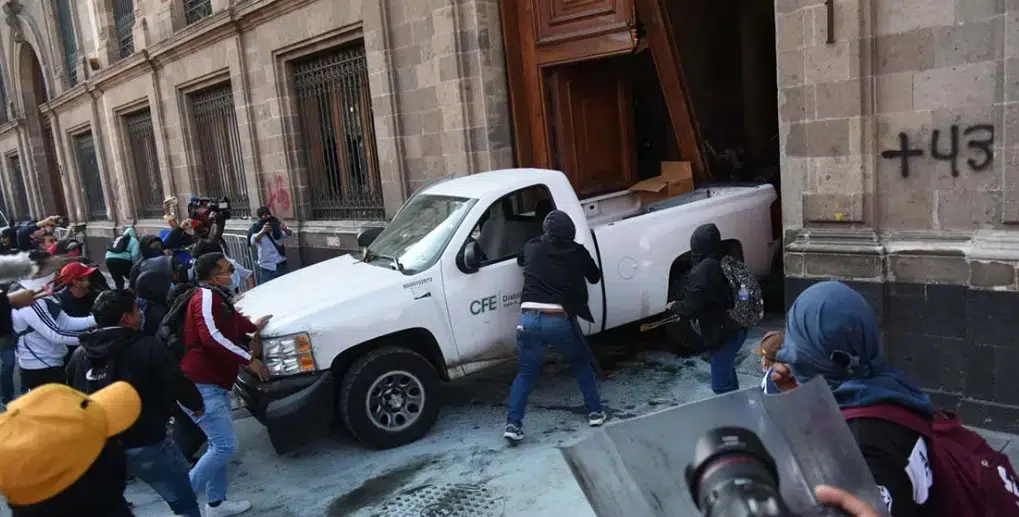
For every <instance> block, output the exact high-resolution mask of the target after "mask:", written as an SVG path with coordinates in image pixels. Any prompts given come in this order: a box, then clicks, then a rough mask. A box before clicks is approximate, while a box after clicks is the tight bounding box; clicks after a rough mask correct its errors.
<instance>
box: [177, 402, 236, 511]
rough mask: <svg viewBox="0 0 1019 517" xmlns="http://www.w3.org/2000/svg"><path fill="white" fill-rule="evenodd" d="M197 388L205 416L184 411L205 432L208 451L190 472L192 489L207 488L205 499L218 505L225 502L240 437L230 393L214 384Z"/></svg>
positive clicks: (195, 490) (200, 489) (197, 490)
mask: <svg viewBox="0 0 1019 517" xmlns="http://www.w3.org/2000/svg"><path fill="white" fill-rule="evenodd" d="M197 386H198V391H199V392H200V393H201V394H202V399H203V400H204V401H205V414H203V415H202V416H200V417H196V416H195V415H194V413H192V412H191V411H190V410H188V409H184V411H185V412H186V413H187V414H188V416H190V417H191V420H194V421H195V423H196V424H198V427H201V428H202V431H205V436H207V437H208V438H209V448H208V449H207V450H206V451H205V454H203V455H202V457H201V458H199V460H198V463H196V464H195V466H194V468H192V469H191V474H190V477H191V488H192V489H193V490H194V492H195V493H196V494H197V493H199V492H201V491H202V489H205V497H206V500H207V501H208V502H210V503H218V502H220V501H225V500H226V483H227V479H226V466H227V463H229V462H230V458H233V457H234V454H237V434H236V433H235V432H234V422H233V415H232V413H233V412H232V411H231V409H230V397H229V396H228V394H227V391H226V390H225V389H223V388H220V387H219V386H215V385H212V384H198V385H197Z"/></svg>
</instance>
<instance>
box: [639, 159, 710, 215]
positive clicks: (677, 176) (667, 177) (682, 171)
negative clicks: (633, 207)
mask: <svg viewBox="0 0 1019 517" xmlns="http://www.w3.org/2000/svg"><path fill="white" fill-rule="evenodd" d="M694 188H695V187H694V182H693V169H692V168H691V167H690V162H662V173H661V174H660V175H658V176H655V177H653V178H648V179H646V180H644V181H641V182H638V183H635V184H633V185H632V186H630V192H634V193H636V194H637V195H639V196H640V199H641V203H642V204H643V205H644V206H647V205H648V204H649V203H654V202H656V201H661V200H663V199H668V198H670V197H675V196H678V195H680V194H686V193H687V192H692V191H693V190H694Z"/></svg>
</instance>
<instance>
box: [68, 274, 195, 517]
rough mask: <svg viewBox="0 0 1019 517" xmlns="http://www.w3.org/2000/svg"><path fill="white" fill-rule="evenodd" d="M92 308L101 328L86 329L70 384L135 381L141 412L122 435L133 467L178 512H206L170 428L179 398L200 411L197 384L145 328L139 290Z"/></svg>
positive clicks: (88, 387)
mask: <svg viewBox="0 0 1019 517" xmlns="http://www.w3.org/2000/svg"><path fill="white" fill-rule="evenodd" d="M92 312H93V314H94V316H95V318H96V324H97V325H99V326H100V328H99V329H96V330H93V331H89V332H86V333H83V334H82V335H81V338H80V342H81V347H80V348H79V349H78V350H76V351H75V352H74V355H73V356H72V358H71V361H70V362H69V363H68V365H67V369H66V374H67V384H68V385H70V386H72V387H73V388H75V389H77V390H79V391H82V392H84V393H90V392H92V391H95V390H94V388H95V385H96V384H97V383H102V382H104V381H105V382H107V383H109V382H112V381H124V382H127V383H128V384H130V385H131V386H133V387H134V388H135V390H137V392H138V395H139V396H140V397H141V401H142V409H141V416H139V418H138V421H137V422H135V423H134V425H132V426H131V427H130V428H128V429H127V430H126V431H124V432H123V433H121V434H119V435H117V438H118V441H119V442H120V443H121V444H123V446H124V449H125V454H126V456H127V463H128V471H129V472H130V473H131V474H133V475H136V476H138V477H139V478H141V479H142V480H143V481H145V482H146V483H147V484H148V485H149V486H150V487H152V489H153V490H155V491H156V492H157V493H158V494H159V495H161V496H162V497H163V499H164V500H165V501H166V502H167V504H168V505H169V506H170V509H171V510H173V511H174V513H175V514H177V515H184V516H187V517H201V512H200V511H199V508H198V502H197V501H196V498H195V493H194V491H193V490H192V488H191V482H190V480H189V479H188V463H187V461H186V460H185V458H184V456H183V455H182V454H181V452H180V450H179V449H178V448H177V447H176V446H174V444H173V443H172V442H171V441H170V439H169V438H168V437H167V434H166V426H167V422H168V421H169V419H170V415H172V414H173V413H174V411H175V409H176V408H177V404H178V403H180V404H182V405H184V406H185V407H187V408H188V409H190V410H191V411H195V412H198V413H201V412H202V411H203V410H204V407H205V403H204V401H203V400H202V397H201V394H200V393H199V392H198V388H197V387H195V384H194V383H193V382H191V380H190V379H188V378H187V376H185V375H184V372H182V371H181V369H180V364H179V363H178V362H177V361H176V359H175V358H174V357H173V355H172V354H171V353H170V350H169V349H167V348H166V347H165V346H163V345H162V344H160V343H159V342H158V341H156V339H155V338H152V337H149V336H146V335H144V334H142V332H141V323H142V321H141V320H142V313H141V309H140V308H139V307H138V304H137V303H136V302H135V295H134V293H132V292H131V291H128V290H123V289H114V290H111V291H106V292H103V293H102V294H100V295H99V297H98V298H96V302H95V306H94V307H93V308H92ZM111 377H112V380H111V379H110V378H111Z"/></svg>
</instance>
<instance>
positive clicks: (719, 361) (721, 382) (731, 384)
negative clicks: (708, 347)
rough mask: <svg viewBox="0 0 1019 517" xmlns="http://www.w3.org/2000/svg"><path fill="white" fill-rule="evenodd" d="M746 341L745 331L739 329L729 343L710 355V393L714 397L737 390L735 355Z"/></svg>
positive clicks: (737, 379)
mask: <svg viewBox="0 0 1019 517" xmlns="http://www.w3.org/2000/svg"><path fill="white" fill-rule="evenodd" d="M746 340H747V329H739V330H738V331H736V333H735V334H734V335H733V336H732V337H731V338H729V342H728V343H726V344H725V346H723V347H722V348H719V349H718V350H715V352H714V353H712V354H711V391H714V392H715V395H721V394H723V393H729V392H730V391H736V390H738V389H739V378H737V377H736V354H738V353H739V350H740V348H743V342H744V341H746Z"/></svg>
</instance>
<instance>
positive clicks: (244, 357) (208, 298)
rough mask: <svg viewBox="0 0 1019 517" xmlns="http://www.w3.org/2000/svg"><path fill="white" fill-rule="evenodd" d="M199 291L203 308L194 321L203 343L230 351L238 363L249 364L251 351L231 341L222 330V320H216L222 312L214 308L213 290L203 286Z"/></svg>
mask: <svg viewBox="0 0 1019 517" xmlns="http://www.w3.org/2000/svg"><path fill="white" fill-rule="evenodd" d="M198 293H199V297H200V298H201V301H200V303H201V310H200V314H196V315H195V316H196V317H195V319H194V321H195V326H196V328H197V329H198V335H199V339H201V342H202V345H203V346H206V347H210V348H213V349H217V348H218V349H220V350H224V351H226V352H229V355H230V356H233V359H234V360H235V361H236V362H237V363H239V364H248V362H250V361H251V353H250V352H248V351H247V350H245V349H244V348H243V347H241V346H238V345H237V344H236V343H234V342H233V341H230V339H229V338H227V337H226V336H225V335H224V334H223V332H222V331H221V330H220V322H217V321H216V313H217V312H220V313H221V311H217V310H215V308H214V305H215V295H214V294H213V292H212V291H211V290H209V289H205V288H202V289H199V290H198Z"/></svg>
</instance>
